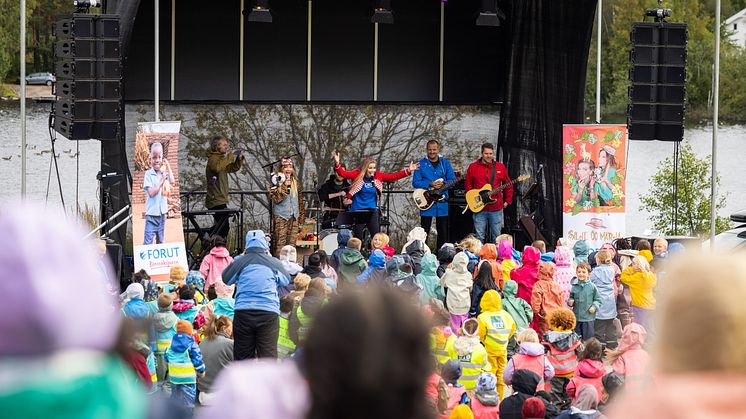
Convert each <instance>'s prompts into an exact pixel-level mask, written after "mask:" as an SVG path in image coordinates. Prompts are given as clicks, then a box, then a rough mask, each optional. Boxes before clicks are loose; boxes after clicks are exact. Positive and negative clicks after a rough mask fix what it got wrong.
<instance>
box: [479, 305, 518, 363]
mask: <svg viewBox="0 0 746 419" xmlns="http://www.w3.org/2000/svg"><path fill="white" fill-rule="evenodd" d="M477 318H478V319H479V322H480V323H481V324H484V325H487V334H486V335H485V336H484V342H483V343H484V347H485V349H487V352H489V353H503V352H507V351H508V340H510V332H512V331H513V328H512V327H511V326H512V323H514V322H513V319H512V318H511V317H510V314H508V313H506V312H505V311H497V312H495V311H487V312H484V313H482V314H480V315H479V316H478V317H477Z"/></svg>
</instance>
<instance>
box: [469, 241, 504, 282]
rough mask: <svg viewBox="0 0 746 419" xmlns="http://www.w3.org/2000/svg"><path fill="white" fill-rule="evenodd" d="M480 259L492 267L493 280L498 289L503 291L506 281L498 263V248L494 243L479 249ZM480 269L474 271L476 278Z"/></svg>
mask: <svg viewBox="0 0 746 419" xmlns="http://www.w3.org/2000/svg"><path fill="white" fill-rule="evenodd" d="M479 259H481V260H486V261H487V262H489V264H490V266H492V279H494V280H495V284H497V286H498V288H500V289H503V284H505V279H504V278H503V272H502V266H501V265H500V263H499V262H498V261H497V247H495V245H494V244H492V243H486V244H485V245H484V246H482V248H481V249H479ZM477 273H478V269H475V270H474V278H476V277H477Z"/></svg>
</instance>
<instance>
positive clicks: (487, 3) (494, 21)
mask: <svg viewBox="0 0 746 419" xmlns="http://www.w3.org/2000/svg"><path fill="white" fill-rule="evenodd" d="M500 19H502V20H505V13H503V12H502V10H500V8H499V7H497V0H482V4H481V7H480V9H479V17H477V26H500Z"/></svg>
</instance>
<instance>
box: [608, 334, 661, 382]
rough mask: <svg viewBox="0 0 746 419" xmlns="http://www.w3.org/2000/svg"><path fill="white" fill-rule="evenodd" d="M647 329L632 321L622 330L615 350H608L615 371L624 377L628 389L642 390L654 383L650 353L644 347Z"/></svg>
mask: <svg viewBox="0 0 746 419" xmlns="http://www.w3.org/2000/svg"><path fill="white" fill-rule="evenodd" d="M646 338H647V331H646V330H645V328H644V327H642V326H641V325H639V324H637V323H630V324H628V325H627V326H626V327H625V328H624V331H622V338H621V339H620V340H619V346H618V347H617V348H616V349H615V350H611V351H608V352H607V358H608V361H609V363H610V364H611V367H612V368H613V369H614V372H615V373H617V374H619V375H620V376H622V377H624V382H625V386H624V388H625V390H626V391H631V390H635V391H641V390H643V389H645V388H647V387H648V385H649V384H650V383H652V376H651V375H650V372H649V368H648V367H649V366H650V355H648V353H647V351H645V350H644V349H642V346H643V345H644V344H645V339H646Z"/></svg>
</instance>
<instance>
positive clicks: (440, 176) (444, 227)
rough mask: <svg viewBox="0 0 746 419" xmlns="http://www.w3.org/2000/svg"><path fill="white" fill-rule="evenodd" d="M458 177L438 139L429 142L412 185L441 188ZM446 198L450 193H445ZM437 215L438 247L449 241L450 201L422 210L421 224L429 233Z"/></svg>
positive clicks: (424, 187) (443, 201)
mask: <svg viewBox="0 0 746 419" xmlns="http://www.w3.org/2000/svg"><path fill="white" fill-rule="evenodd" d="M455 178H456V175H455V174H454V173H453V168H452V167H451V162H450V161H448V159H446V158H445V157H443V156H441V155H440V143H439V142H438V140H430V141H428V142H427V155H426V156H425V158H423V159H422V160H420V170H415V172H414V174H413V176H412V186H413V187H414V188H419V189H430V188H439V187H441V186H443V185H444V184H445V183H448V182H450V181H452V180H453V179H455ZM444 195H445V196H446V198H447V197H448V193H447V192H446V193H444ZM433 217H435V219H436V221H435V228H436V229H437V231H438V249H440V247H441V246H443V244H444V243H446V242H447V241H448V202H447V200H445V199H444V200H442V201H440V202H437V203H435V204H434V205H433V206H432V207H430V208H429V209H427V210H425V211H420V225H421V226H422V228H423V229H424V230H425V232H426V233H428V235H429V234H430V226H432V223H433Z"/></svg>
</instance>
